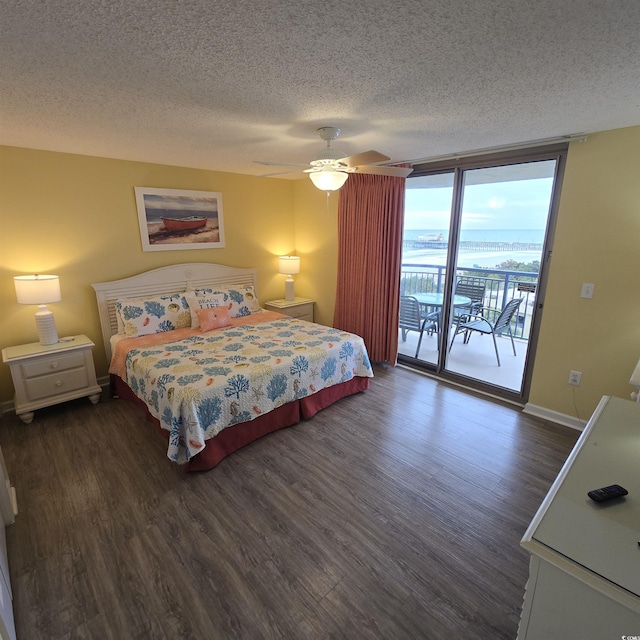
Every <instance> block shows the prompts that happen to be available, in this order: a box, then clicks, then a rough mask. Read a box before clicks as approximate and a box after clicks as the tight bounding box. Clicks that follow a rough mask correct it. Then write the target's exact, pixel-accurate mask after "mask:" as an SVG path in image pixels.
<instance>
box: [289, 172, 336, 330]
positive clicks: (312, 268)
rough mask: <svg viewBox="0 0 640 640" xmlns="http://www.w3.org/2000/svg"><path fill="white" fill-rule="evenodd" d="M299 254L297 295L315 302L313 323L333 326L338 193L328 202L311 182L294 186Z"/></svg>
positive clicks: (297, 183)
mask: <svg viewBox="0 0 640 640" xmlns="http://www.w3.org/2000/svg"><path fill="white" fill-rule="evenodd" d="M294 193H295V197H294V202H295V205H294V209H295V230H296V250H297V252H298V254H299V255H300V275H299V276H297V278H296V295H300V296H305V297H307V298H312V299H313V300H315V316H314V320H315V321H316V322H319V323H320V324H325V325H327V326H332V325H333V308H334V303H335V298H336V283H337V267H338V198H339V194H338V193H332V194H331V195H330V196H329V199H328V200H327V196H326V194H325V193H324V192H323V191H318V189H316V187H314V186H313V183H312V182H311V180H296V181H295V183H294Z"/></svg>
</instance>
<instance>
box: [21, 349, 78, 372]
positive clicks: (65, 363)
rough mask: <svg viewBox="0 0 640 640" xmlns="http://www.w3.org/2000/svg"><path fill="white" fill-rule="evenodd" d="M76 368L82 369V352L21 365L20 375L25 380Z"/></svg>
mask: <svg viewBox="0 0 640 640" xmlns="http://www.w3.org/2000/svg"><path fill="white" fill-rule="evenodd" d="M76 367H84V354H83V353H82V352H77V353H68V354H65V355H60V356H54V357H51V358H41V359H38V360H36V361H35V362H25V363H23V364H22V375H23V377H25V378H35V377H37V376H42V375H46V374H48V373H54V372H56V371H66V370H67V369H75V368H76Z"/></svg>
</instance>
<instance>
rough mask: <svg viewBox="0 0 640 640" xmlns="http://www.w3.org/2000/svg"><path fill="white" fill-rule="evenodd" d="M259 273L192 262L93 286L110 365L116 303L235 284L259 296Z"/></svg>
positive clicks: (115, 326)
mask: <svg viewBox="0 0 640 640" xmlns="http://www.w3.org/2000/svg"><path fill="white" fill-rule="evenodd" d="M257 273H258V272H257V269H240V268H238V267H227V266H225V265H221V264H211V263H208V262H191V263H185V264H175V265H171V266H169V267H160V268H159V269H152V270H151V271H146V272H145V273H140V274H138V275H137V276H131V277H130V278H124V279H123V280H113V281H112V282H99V283H97V284H92V285H91V286H92V287H93V288H94V289H95V292H96V298H97V299H98V313H99V314H100V326H101V327H102V338H103V340H104V348H105V351H106V354H107V362H110V361H111V341H110V338H111V336H113V335H115V334H116V333H117V332H118V323H117V321H116V309H115V302H116V300H121V299H123V298H140V297H143V296H147V295H149V296H156V295H160V294H165V293H168V294H171V293H179V292H180V291H184V290H185V289H193V288H195V287H211V286H218V287H219V286H230V285H234V284H241V285H248V284H252V285H253V286H254V287H255V289H256V294H257V291H258V286H257ZM258 299H259V298H258Z"/></svg>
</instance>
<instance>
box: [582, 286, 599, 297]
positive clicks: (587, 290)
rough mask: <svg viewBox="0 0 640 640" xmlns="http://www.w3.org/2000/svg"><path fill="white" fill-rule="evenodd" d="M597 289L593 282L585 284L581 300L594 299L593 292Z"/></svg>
mask: <svg viewBox="0 0 640 640" xmlns="http://www.w3.org/2000/svg"><path fill="white" fill-rule="evenodd" d="M595 288H596V285H595V284H593V283H592V282H585V283H584V284H583V285H582V290H581V291H580V297H581V298H593V290H594V289H595Z"/></svg>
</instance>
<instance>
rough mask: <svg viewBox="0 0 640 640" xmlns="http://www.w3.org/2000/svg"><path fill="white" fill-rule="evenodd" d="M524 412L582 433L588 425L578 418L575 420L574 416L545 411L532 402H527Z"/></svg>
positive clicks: (549, 410)
mask: <svg viewBox="0 0 640 640" xmlns="http://www.w3.org/2000/svg"><path fill="white" fill-rule="evenodd" d="M522 412H523V413H527V414H529V415H531V416H535V417H536V418H541V419H542V420H549V421H550V422H555V423H557V424H561V425H563V426H565V427H570V428H571V429H577V430H578V431H582V430H583V429H584V427H585V425H586V422H584V421H582V420H580V419H578V418H574V417H573V416H569V415H567V414H565V413H559V412H557V411H551V409H545V408H544V407H539V406H538V405H535V404H531V403H530V402H527V404H525V405H524V409H523V410H522Z"/></svg>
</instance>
